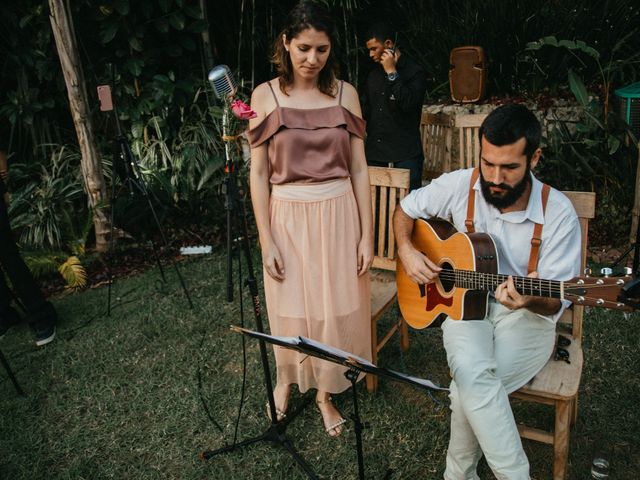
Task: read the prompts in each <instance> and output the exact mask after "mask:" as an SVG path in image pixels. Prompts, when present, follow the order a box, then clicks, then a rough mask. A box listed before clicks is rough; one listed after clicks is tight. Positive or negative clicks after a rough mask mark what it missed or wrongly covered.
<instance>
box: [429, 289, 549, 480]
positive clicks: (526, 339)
mask: <svg viewBox="0 0 640 480" xmlns="http://www.w3.org/2000/svg"><path fill="white" fill-rule="evenodd" d="M442 330H443V333H444V335H443V340H444V348H445V350H446V352H447V362H448V364H449V368H450V369H451V374H452V376H453V380H452V382H451V387H450V388H451V393H450V395H449V397H450V399H451V437H450V439H449V449H448V451H447V467H446V470H445V473H444V478H445V480H470V479H473V480H477V479H479V477H478V474H477V473H476V467H477V465H478V461H479V460H480V457H481V456H482V454H483V453H484V455H485V458H486V460H487V463H488V464H489V467H491V470H492V471H493V473H494V475H495V476H496V478H497V479H499V480H502V479H504V480H507V479H508V480H521V479H522V480H528V479H529V461H528V460H527V456H526V455H525V453H524V450H523V448H522V442H521V441H520V436H519V435H518V429H517V427H516V422H515V420H514V418H513V413H512V411H511V406H510V405H509V398H508V394H509V393H511V392H513V391H515V390H517V389H518V388H520V387H522V386H523V385H525V384H526V383H527V382H528V381H529V380H531V378H533V377H534V376H535V374H536V373H538V372H539V371H540V369H542V367H543V366H544V365H545V363H546V362H547V360H548V359H549V356H550V355H551V351H552V350H553V347H554V341H555V325H554V324H553V323H551V322H549V321H548V320H545V319H543V318H541V317H539V316H538V315H536V314H534V313H531V312H530V311H528V310H526V309H520V310H509V309H507V308H505V307H503V306H502V305H501V304H499V303H497V302H496V301H490V302H489V312H488V314H487V317H486V318H485V319H483V320H471V321H458V320H451V319H449V318H447V319H446V320H445V321H444V323H443V324H442Z"/></svg>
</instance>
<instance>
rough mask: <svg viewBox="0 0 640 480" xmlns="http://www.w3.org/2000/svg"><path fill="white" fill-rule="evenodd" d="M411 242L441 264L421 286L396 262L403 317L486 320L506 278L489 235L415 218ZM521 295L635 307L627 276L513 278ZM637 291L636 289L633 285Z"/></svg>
mask: <svg viewBox="0 0 640 480" xmlns="http://www.w3.org/2000/svg"><path fill="white" fill-rule="evenodd" d="M412 242H413V245H414V246H415V248H416V249H418V250H419V251H420V252H422V253H423V254H425V255H426V256H427V257H429V258H430V259H431V260H432V261H433V262H434V263H436V264H437V265H438V266H440V267H441V268H442V271H441V272H440V274H439V275H438V277H437V278H436V279H435V281H433V282H430V283H428V284H426V285H419V284H417V283H415V282H414V281H413V280H411V279H410V278H409V277H408V275H407V274H406V272H405V270H404V267H403V266H402V262H400V261H398V262H397V268H396V281H397V284H398V303H399V304H400V310H401V311H402V316H403V317H404V319H405V320H406V321H407V323H408V324H409V325H411V326H412V327H413V328H425V327H428V326H429V325H431V324H432V323H433V322H434V321H435V320H436V319H437V318H438V317H439V316H440V315H448V316H449V317H451V318H452V319H454V320H470V319H481V318H484V317H485V316H486V314H487V301H488V297H489V292H493V291H495V289H496V288H497V287H498V285H500V284H501V283H503V282H505V281H506V280H507V278H508V275H502V274H499V273H498V262H499V259H498V253H497V250H496V245H495V243H494V241H493V239H492V238H491V236H490V235H489V234H486V233H462V232H458V231H457V230H456V229H455V227H454V226H453V225H452V224H451V223H449V222H447V221H444V220H439V219H431V220H422V219H419V220H416V221H415V223H414V227H413V235H412ZM513 281H514V284H515V287H516V290H517V291H518V292H519V293H520V294H521V295H530V296H536V297H547V298H559V299H566V300H570V301H572V302H573V303H575V304H578V305H588V306H594V307H603V308H612V309H619V310H627V311H630V310H632V307H631V305H630V304H629V303H630V302H627V301H626V300H627V299H626V298H625V297H624V295H623V289H625V286H627V284H628V283H635V282H637V280H633V279H632V277H631V276H626V277H619V278H614V277H604V278H598V277H590V276H585V277H576V278H572V279H571V280H569V281H557V280H544V279H540V278H529V277H518V276H514V277H513ZM633 290H634V292H635V291H636V290H637V287H634V289H633Z"/></svg>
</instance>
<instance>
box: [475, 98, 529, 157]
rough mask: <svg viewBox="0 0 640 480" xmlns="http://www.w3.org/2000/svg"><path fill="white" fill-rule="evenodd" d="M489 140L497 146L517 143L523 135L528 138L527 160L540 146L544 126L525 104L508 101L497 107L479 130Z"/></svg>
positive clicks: (525, 149) (526, 147)
mask: <svg viewBox="0 0 640 480" xmlns="http://www.w3.org/2000/svg"><path fill="white" fill-rule="evenodd" d="M479 135H480V139H482V136H483V135H484V138H486V139H487V141H488V142H489V143H490V144H492V145H495V146H497V147H502V146H503V145H511V144H512V143H516V142H517V141H518V140H520V139H521V138H522V137H524V139H525V140H526V145H525V147H524V153H525V155H526V156H527V162H531V158H532V156H533V154H534V153H535V151H536V150H537V149H538V147H539V146H540V137H541V135H542V127H541V126H540V122H539V121H538V119H537V118H536V116H535V115H534V114H533V113H532V112H531V110H529V109H528V108H527V107H525V106H524V105H519V104H517V103H507V104H506V105H502V106H501V107H498V108H496V109H495V110H494V111H493V112H491V113H490V114H489V115H488V116H487V118H485V119H484V122H482V125H481V126H480V131H479Z"/></svg>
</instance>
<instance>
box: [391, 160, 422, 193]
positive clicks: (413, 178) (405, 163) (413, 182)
mask: <svg viewBox="0 0 640 480" xmlns="http://www.w3.org/2000/svg"><path fill="white" fill-rule="evenodd" d="M423 165H424V157H422V156H420V157H415V158H411V159H409V160H401V161H399V162H396V163H394V165H393V166H394V167H395V168H408V169H409V170H410V171H411V173H410V174H409V183H410V187H409V190H415V189H417V188H420V187H421V186H422V167H423Z"/></svg>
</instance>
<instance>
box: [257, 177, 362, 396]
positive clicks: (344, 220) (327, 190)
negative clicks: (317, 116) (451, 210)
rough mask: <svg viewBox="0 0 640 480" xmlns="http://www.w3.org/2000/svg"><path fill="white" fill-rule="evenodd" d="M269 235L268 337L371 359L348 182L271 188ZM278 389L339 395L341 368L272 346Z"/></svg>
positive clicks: (355, 219)
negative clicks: (306, 341) (273, 251)
mask: <svg viewBox="0 0 640 480" xmlns="http://www.w3.org/2000/svg"><path fill="white" fill-rule="evenodd" d="M270 217H271V233H272V235H273V238H274V241H275V242H276V245H277V246H278V248H279V250H280V253H281V255H282V258H283V262H284V269H285V279H284V281H277V280H274V279H273V278H272V277H271V276H269V274H268V273H267V272H266V271H265V272H264V289H265V296H266V300H267V312H268V314H269V325H270V327H271V333H272V334H273V335H283V336H303V337H307V338H312V339H314V340H317V341H319V342H321V343H324V344H326V345H330V346H332V347H336V348H339V349H342V350H345V351H347V352H351V353H354V354H356V355H358V356H360V357H363V358H366V359H368V360H371V326H370V322H371V304H370V290H369V276H368V274H366V275H363V276H362V277H358V273H357V269H358V259H357V247H358V242H359V241H360V220H359V213H358V208H357V204H356V201H355V196H354V194H353V190H352V187H351V181H350V180H349V179H340V180H333V181H328V182H322V183H311V184H309V183H293V184H285V185H274V186H273V188H272V191H271V204H270ZM274 353H275V357H276V367H277V380H278V383H286V384H291V383H295V384H297V385H298V388H299V389H300V391H301V392H305V391H307V390H308V389H309V388H317V389H318V390H321V391H326V392H331V393H340V392H342V391H344V390H346V389H347V388H348V387H349V386H350V383H349V381H348V380H347V379H346V378H345V377H344V372H345V370H346V368H345V367H343V366H341V365H338V364H335V363H331V362H328V361H326V360H319V359H317V358H315V357H307V356H306V355H304V354H302V353H299V352H296V351H294V350H289V349H285V348H282V347H274Z"/></svg>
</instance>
